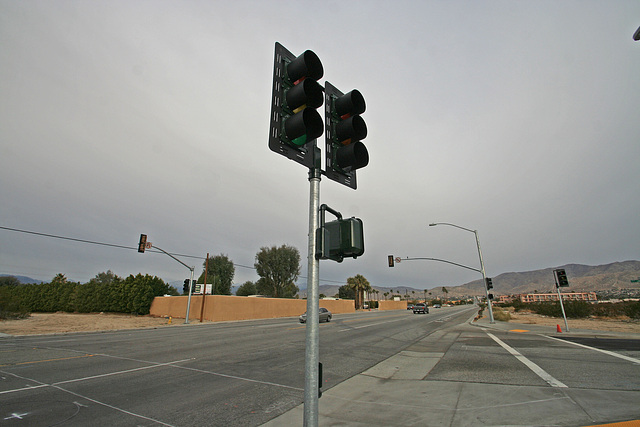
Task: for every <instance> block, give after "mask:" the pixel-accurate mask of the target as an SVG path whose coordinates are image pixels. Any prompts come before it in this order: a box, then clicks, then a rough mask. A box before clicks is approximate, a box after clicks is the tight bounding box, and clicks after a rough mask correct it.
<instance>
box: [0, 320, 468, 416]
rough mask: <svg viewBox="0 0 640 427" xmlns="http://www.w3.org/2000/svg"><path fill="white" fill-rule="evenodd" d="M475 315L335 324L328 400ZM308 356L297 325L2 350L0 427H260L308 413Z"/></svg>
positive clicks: (325, 329)
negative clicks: (302, 408) (303, 406)
mask: <svg viewBox="0 0 640 427" xmlns="http://www.w3.org/2000/svg"><path fill="white" fill-rule="evenodd" d="M473 311H474V309H473V308H471V307H462V308H451V309H448V310H442V311H439V312H437V313H434V314H430V315H413V314H412V313H411V312H405V311H387V312H384V311H383V312H365V313H356V314H349V315H336V316H334V318H333V321H332V322H330V323H323V324H321V325H320V336H321V340H320V349H321V350H320V351H321V353H320V360H321V361H322V362H323V367H324V381H325V383H324V389H329V388H331V387H333V386H335V385H337V384H339V383H341V382H343V381H345V380H346V379H348V378H350V377H352V376H354V375H356V374H358V373H360V372H362V371H363V370H365V369H368V368H370V367H371V366H374V365H375V364H377V363H379V362H381V361H383V360H385V359H387V358H388V357H390V356H392V355H394V354H396V353H397V352H398V351H400V350H402V349H403V348H405V347H407V346H409V345H412V344H413V343H415V342H416V341H417V340H419V339H421V338H423V337H424V336H425V335H427V334H429V333H431V332H433V331H434V330H437V329H438V328H441V327H442V326H443V325H445V324H447V322H453V323H460V322H461V321H464V320H466V319H467V318H469V316H470V315H471V313H472V312H473ZM444 319H448V320H447V321H445V320H444ZM304 349H305V325H301V324H299V323H298V322H297V319H293V318H288V319H270V320H261V321H247V322H230V323H221V324H203V325H200V324H191V325H183V326H176V327H173V328H162V329H152V330H135V331H118V332H105V333H83V334H67V335H58V336H39V337H20V338H4V339H0V355H1V358H0V365H2V366H0V375H1V376H2V378H1V380H0V422H1V423H2V424H3V425H5V424H6V425H24V426H26V425H29V426H37V425H55V424H56V423H62V425H65V426H73V425H78V426H80V425H89V424H96V423H97V424H100V425H120V426H123V425H132V426H133V425H175V426H203V425H220V426H232V425H243V426H251V425H260V424H262V423H264V422H266V421H268V420H270V419H272V418H274V417H276V416H278V415H280V414H282V413H284V412H286V411H287V410H289V409H291V408H294V407H295V406H297V405H299V404H300V403H301V402H302V401H303V399H304Z"/></svg>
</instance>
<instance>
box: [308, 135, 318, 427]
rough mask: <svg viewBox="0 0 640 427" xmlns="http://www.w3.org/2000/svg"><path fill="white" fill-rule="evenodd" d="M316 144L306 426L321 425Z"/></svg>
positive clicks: (311, 205) (312, 178)
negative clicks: (319, 412) (319, 419)
mask: <svg viewBox="0 0 640 427" xmlns="http://www.w3.org/2000/svg"><path fill="white" fill-rule="evenodd" d="M318 151H320V150H319V149H318V148H316V147H315V146H314V155H315V156H316V158H315V160H314V164H315V167H314V168H310V169H309V250H308V253H307V277H308V279H307V326H306V332H307V335H306V345H305V366H304V367H305V369H304V371H305V383H304V426H305V427H317V426H318V390H319V384H318V377H319V374H318V363H319V361H320V357H319V353H320V328H319V305H320V304H319V293H318V286H319V280H320V261H319V260H318V259H316V229H317V228H318V208H319V205H320V173H321V171H320V164H319V163H320V156H319V153H318Z"/></svg>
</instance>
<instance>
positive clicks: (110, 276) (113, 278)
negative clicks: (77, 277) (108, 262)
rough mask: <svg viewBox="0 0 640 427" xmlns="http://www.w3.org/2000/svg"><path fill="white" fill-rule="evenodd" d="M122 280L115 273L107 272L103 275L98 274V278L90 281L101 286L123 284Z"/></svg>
mask: <svg viewBox="0 0 640 427" xmlns="http://www.w3.org/2000/svg"><path fill="white" fill-rule="evenodd" d="M121 281H122V279H121V278H120V277H118V276H117V275H116V274H115V273H114V272H113V271H111V270H107V271H106V272H103V273H98V274H96V277H94V278H93V279H91V280H89V282H90V283H97V284H99V285H107V286H108V285H111V284H112V283H118V282H121Z"/></svg>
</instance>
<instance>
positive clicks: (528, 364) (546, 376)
mask: <svg viewBox="0 0 640 427" xmlns="http://www.w3.org/2000/svg"><path fill="white" fill-rule="evenodd" d="M487 335H489V336H490V337H491V339H493V340H494V341H495V342H497V343H498V344H500V346H501V347H502V348H504V349H505V350H507V351H508V352H509V353H511V354H512V355H514V356H515V357H516V359H518V360H519V361H521V362H522V363H524V364H525V366H526V367H527V368H529V369H531V370H532V371H533V373H534V374H536V375H537V376H539V377H540V378H542V379H543V380H545V381H546V382H547V383H548V384H549V385H550V386H551V387H559V388H568V387H567V386H566V385H565V384H564V383H562V382H560V381H558V380H557V379H555V378H553V377H552V376H551V375H549V374H548V373H547V371H545V370H544V369H542V368H541V367H540V366H538V365H536V364H535V363H533V362H532V361H531V360H529V359H527V358H526V357H524V356H523V355H522V354H520V353H519V352H518V350H516V349H514V348H512V347H510V346H509V345H508V344H506V343H504V342H503V341H502V340H501V339H500V338H498V337H496V336H495V335H493V334H490V333H489V332H487Z"/></svg>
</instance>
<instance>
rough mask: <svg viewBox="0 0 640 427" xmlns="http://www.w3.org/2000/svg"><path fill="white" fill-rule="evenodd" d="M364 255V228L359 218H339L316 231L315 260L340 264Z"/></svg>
mask: <svg viewBox="0 0 640 427" xmlns="http://www.w3.org/2000/svg"><path fill="white" fill-rule="evenodd" d="M363 253H364V228H363V224H362V220H361V219H360V218H354V217H351V218H347V219H342V218H339V219H337V220H335V221H331V222H327V223H325V224H324V225H323V226H321V227H320V228H318V230H317V231H316V258H317V259H331V260H334V261H337V262H342V260H343V259H344V258H357V257H359V256H360V255H362V254H363Z"/></svg>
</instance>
